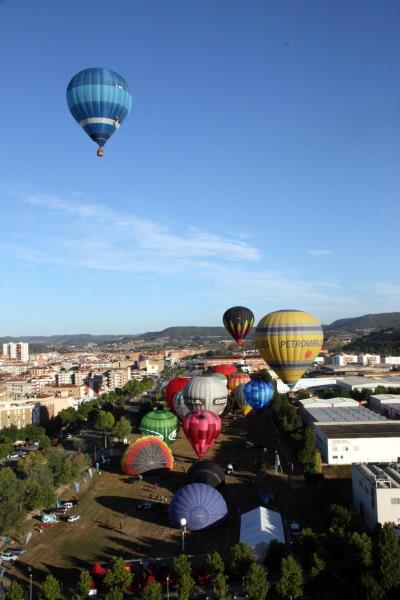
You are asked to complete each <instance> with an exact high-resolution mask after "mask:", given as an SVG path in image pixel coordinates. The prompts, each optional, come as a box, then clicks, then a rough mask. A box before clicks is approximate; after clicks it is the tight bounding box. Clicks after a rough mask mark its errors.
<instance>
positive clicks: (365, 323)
mask: <svg viewBox="0 0 400 600" xmlns="http://www.w3.org/2000/svg"><path fill="white" fill-rule="evenodd" d="M389 327H400V312H393V313H377V314H370V315H363V316H362V317H353V318H350V319H338V320H337V321H333V323H331V324H330V325H324V330H325V331H356V330H363V329H364V330H365V329H367V330H368V329H369V330H373V329H379V330H381V329H386V328H389Z"/></svg>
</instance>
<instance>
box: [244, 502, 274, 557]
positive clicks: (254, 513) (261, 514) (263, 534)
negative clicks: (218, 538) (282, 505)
mask: <svg viewBox="0 0 400 600" xmlns="http://www.w3.org/2000/svg"><path fill="white" fill-rule="evenodd" d="M272 540H278V542H280V543H281V544H284V543H285V532H284V529H283V523H282V517H281V515H280V513H278V512H276V511H274V510H269V509H268V508H264V507H263V506H259V507H258V508H254V509H253V510H250V511H249V512H247V513H243V514H242V516H241V519H240V541H241V542H244V543H245V544H247V545H248V546H250V548H251V549H252V550H253V552H254V553H255V555H256V556H257V560H258V561H262V560H263V558H264V556H265V552H266V551H267V549H268V546H269V544H270V542H272Z"/></svg>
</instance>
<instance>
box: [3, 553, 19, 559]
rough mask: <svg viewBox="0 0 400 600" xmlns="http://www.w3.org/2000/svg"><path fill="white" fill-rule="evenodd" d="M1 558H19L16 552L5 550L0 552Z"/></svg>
mask: <svg viewBox="0 0 400 600" xmlns="http://www.w3.org/2000/svg"><path fill="white" fill-rule="evenodd" d="M0 558H1V560H6V561H7V560H9V561H12V560H18V556H17V555H16V554H11V552H3V554H0Z"/></svg>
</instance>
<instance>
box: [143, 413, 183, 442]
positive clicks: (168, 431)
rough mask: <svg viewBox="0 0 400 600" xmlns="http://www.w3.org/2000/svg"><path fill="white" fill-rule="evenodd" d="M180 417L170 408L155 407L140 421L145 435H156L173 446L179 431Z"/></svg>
mask: <svg viewBox="0 0 400 600" xmlns="http://www.w3.org/2000/svg"><path fill="white" fill-rule="evenodd" d="M178 427H179V423H178V417H177V416H176V415H174V413H172V412H171V411H170V410H158V409H154V410H151V411H150V412H148V413H147V414H145V415H144V417H143V419H142V420H141V422H140V427H139V429H140V431H141V432H142V433H143V435H154V436H156V437H158V438H159V439H160V440H162V441H163V442H165V443H166V444H167V445H168V446H171V445H172V444H173V442H174V441H175V440H176V434H177V433H178Z"/></svg>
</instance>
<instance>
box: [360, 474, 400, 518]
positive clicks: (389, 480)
mask: <svg viewBox="0 0 400 600" xmlns="http://www.w3.org/2000/svg"><path fill="white" fill-rule="evenodd" d="M352 486H353V504H354V508H355V509H356V510H358V511H359V512H360V514H361V516H362V518H363V519H364V521H365V523H366V525H367V526H368V527H370V528H371V529H372V528H373V527H375V525H376V524H377V523H381V524H382V525H383V524H384V523H392V524H393V525H394V526H395V527H396V528H397V527H398V526H399V525H400V473H399V472H398V465H397V463H394V464H392V465H388V464H354V465H353V466H352Z"/></svg>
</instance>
